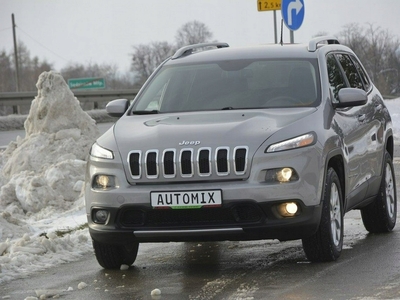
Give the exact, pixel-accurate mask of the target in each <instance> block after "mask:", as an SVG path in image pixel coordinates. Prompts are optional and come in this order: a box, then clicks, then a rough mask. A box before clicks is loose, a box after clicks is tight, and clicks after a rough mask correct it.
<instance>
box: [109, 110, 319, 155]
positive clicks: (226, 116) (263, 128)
mask: <svg viewBox="0 0 400 300" xmlns="http://www.w3.org/2000/svg"><path fill="white" fill-rule="evenodd" d="M315 111H316V108H310V107H307V108H300V109H299V108H293V109H268V110H232V111H206V112H205V111H202V112H185V113H169V114H157V115H133V116H124V117H122V118H121V119H120V120H118V122H117V123H116V124H115V127H114V136H115V139H116V143H117V146H118V148H119V151H120V153H121V155H122V157H126V156H127V155H128V153H129V151H131V150H141V151H147V150H149V149H159V150H163V149H168V148H176V149H179V148H182V147H185V146H188V147H212V148H214V147H220V146H229V147H235V146H248V147H249V148H250V149H253V151H251V152H254V151H255V150H256V149H257V148H258V147H259V146H260V145H261V144H262V143H263V142H264V141H265V140H266V139H267V138H268V137H270V136H271V134H273V133H275V132H276V131H278V130H279V129H281V128H283V127H285V126H288V125H289V124H291V123H293V122H296V121H297V120H299V119H302V118H304V117H306V116H308V115H310V114H312V113H313V112H315Z"/></svg>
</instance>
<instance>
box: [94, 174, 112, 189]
mask: <svg viewBox="0 0 400 300" xmlns="http://www.w3.org/2000/svg"><path fill="white" fill-rule="evenodd" d="M93 187H94V188H97V189H103V190H106V189H109V188H114V187H115V178H114V176H109V175H96V177H95V178H94V182H93Z"/></svg>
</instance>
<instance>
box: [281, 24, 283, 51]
mask: <svg viewBox="0 0 400 300" xmlns="http://www.w3.org/2000/svg"><path fill="white" fill-rule="evenodd" d="M281 46H283V19H281Z"/></svg>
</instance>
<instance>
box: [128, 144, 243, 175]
mask: <svg viewBox="0 0 400 300" xmlns="http://www.w3.org/2000/svg"><path fill="white" fill-rule="evenodd" d="M248 156H249V148H248V147H247V146H236V147H234V148H231V147H226V146H221V147H217V148H215V149H213V148H211V147H201V148H183V149H175V148H168V149H164V150H162V151H161V150H158V149H150V150H147V151H145V152H142V151H141V150H133V151H130V152H129V153H128V165H129V171H130V174H131V178H132V179H134V180H140V179H157V178H161V179H162V178H164V179H173V178H193V177H200V178H204V177H211V176H212V175H213V174H214V175H216V176H218V177H224V176H229V175H235V176H243V175H245V174H246V172H247V168H248V159H249V158H248Z"/></svg>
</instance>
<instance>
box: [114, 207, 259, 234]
mask: <svg viewBox="0 0 400 300" xmlns="http://www.w3.org/2000/svg"><path fill="white" fill-rule="evenodd" d="M263 219H265V215H264V213H263V212H262V210H261V209H260V208H259V207H258V206H257V205H254V204H238V205H234V206H231V207H217V208H201V209H152V210H146V211H144V210H139V209H131V208H125V209H124V210H123V211H122V212H121V213H120V215H119V220H118V223H119V224H121V225H122V226H123V227H128V228H129V227H142V226H144V227H163V226H166V227H168V226H171V227H174V226H179V227H184V226H208V225H238V224H246V223H257V222H260V221H262V220H263Z"/></svg>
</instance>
